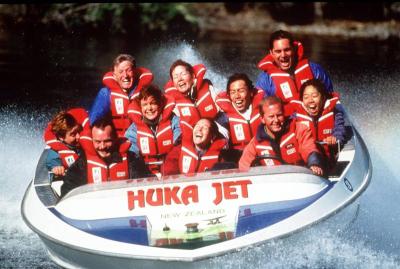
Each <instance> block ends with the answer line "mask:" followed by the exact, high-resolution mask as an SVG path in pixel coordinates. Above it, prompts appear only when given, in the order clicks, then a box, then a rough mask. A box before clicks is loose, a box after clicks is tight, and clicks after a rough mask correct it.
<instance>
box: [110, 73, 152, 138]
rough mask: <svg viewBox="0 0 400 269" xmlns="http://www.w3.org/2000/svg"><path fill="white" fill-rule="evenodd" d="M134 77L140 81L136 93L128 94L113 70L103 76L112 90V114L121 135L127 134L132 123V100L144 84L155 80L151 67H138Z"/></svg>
mask: <svg viewBox="0 0 400 269" xmlns="http://www.w3.org/2000/svg"><path fill="white" fill-rule="evenodd" d="M134 77H135V81H138V84H137V86H136V89H135V93H134V94H132V95H131V96H128V94H127V93H126V92H125V91H124V90H122V89H121V87H120V86H119V84H118V82H117V81H116V80H115V78H114V76H113V73H112V72H107V73H106V74H105V75H104V76H103V83H104V85H105V86H106V87H107V88H109V89H110V91H111V95H110V97H111V100H110V105H111V116H112V119H113V123H114V126H115V128H116V130H117V133H118V136H119V137H123V136H124V135H125V131H126V129H128V127H129V125H130V124H131V121H130V120H129V117H128V106H129V104H130V102H131V100H132V99H133V98H135V97H136V96H137V95H138V94H139V92H140V91H141V90H142V88H143V87H144V86H146V85H149V84H150V83H151V82H152V81H153V74H152V73H151V71H150V70H149V69H147V68H144V67H138V68H136V69H135V75H134Z"/></svg>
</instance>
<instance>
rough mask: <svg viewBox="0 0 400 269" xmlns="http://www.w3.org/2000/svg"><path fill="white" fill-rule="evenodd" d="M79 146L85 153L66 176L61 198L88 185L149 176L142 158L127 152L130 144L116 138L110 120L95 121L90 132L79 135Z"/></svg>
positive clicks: (125, 140)
mask: <svg viewBox="0 0 400 269" xmlns="http://www.w3.org/2000/svg"><path fill="white" fill-rule="evenodd" d="M80 144H81V145H82V148H83V150H84V152H83V154H82V155H81V156H80V157H79V159H78V160H77V161H76V162H75V163H74V164H73V165H72V166H71V167H70V168H69V169H68V171H67V173H66V174H65V176H64V184H63V185H62V186H61V195H62V196H63V195H65V194H66V193H68V192H69V191H70V190H72V189H73V188H76V187H78V186H81V185H84V184H88V183H89V184H90V183H101V182H105V181H112V180H123V179H129V178H137V177H144V176H149V175H150V172H149V171H148V170H147V168H146V167H145V164H144V162H143V159H141V158H139V157H137V156H136V155H135V154H134V153H132V152H129V151H128V149H129V147H130V142H129V141H128V140H127V139H126V138H125V139H124V138H118V137H117V134H116V131H115V128H114V126H113V125H112V122H111V120H110V119H107V118H104V119H100V120H98V121H97V122H95V123H94V124H93V126H92V128H91V130H89V131H87V132H84V133H82V135H81V138H80Z"/></svg>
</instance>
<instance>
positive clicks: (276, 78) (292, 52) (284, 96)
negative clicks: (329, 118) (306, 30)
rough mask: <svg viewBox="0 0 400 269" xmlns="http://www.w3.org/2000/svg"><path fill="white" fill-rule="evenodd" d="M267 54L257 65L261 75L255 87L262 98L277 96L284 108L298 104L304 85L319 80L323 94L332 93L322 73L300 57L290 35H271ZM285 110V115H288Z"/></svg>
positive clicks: (327, 79) (276, 33)
mask: <svg viewBox="0 0 400 269" xmlns="http://www.w3.org/2000/svg"><path fill="white" fill-rule="evenodd" d="M269 46H270V50H269V54H268V55H267V56H265V57H264V58H263V59H262V60H261V61H260V62H259V63H258V65H257V66H258V68H259V69H261V70H262V71H263V72H262V73H260V75H259V76H258V78H257V82H256V87H257V88H258V89H262V90H263V91H264V92H265V94H266V96H274V95H275V96H278V97H279V98H280V99H281V100H282V101H283V104H284V105H285V106H286V104H288V103H289V102H290V101H291V100H299V90H300V86H301V84H303V83H304V82H305V81H307V80H309V79H312V78H316V79H319V80H321V81H322V82H323V83H324V85H325V89H326V91H327V92H332V88H333V87H332V82H331V79H330V78H329V76H328V74H327V73H326V72H325V70H324V69H323V68H322V67H321V66H320V65H319V64H316V63H314V62H311V61H309V60H308V59H306V58H304V57H303V45H302V44H301V43H300V42H298V41H295V40H294V38H293V36H292V34H291V33H289V32H286V31H282V30H279V31H276V32H274V33H272V34H271V36H270V41H269ZM290 112H291V111H290V110H289V109H287V108H286V113H287V114H286V115H290Z"/></svg>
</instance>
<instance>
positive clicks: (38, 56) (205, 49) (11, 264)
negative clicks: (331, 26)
mask: <svg viewBox="0 0 400 269" xmlns="http://www.w3.org/2000/svg"><path fill="white" fill-rule="evenodd" d="M300 39H301V41H302V42H303V44H304V46H305V49H306V50H305V53H306V55H307V56H309V57H310V58H311V59H312V60H314V61H316V62H318V63H320V64H321V65H322V66H324V67H325V69H327V70H328V73H329V74H330V76H331V78H332V80H333V83H334V86H335V88H336V90H338V91H339V92H340V93H341V95H342V96H341V97H342V102H343V103H344V105H345V107H346V108H347V110H348V112H349V113H350V115H351V118H352V120H353V122H354V124H355V126H356V127H357V128H358V129H359V131H360V133H361V135H362V136H363V138H364V140H365V142H366V144H367V146H368V149H369V151H370V154H371V159H372V164H373V167H374V171H373V176H372V182H371V185H370V186H369V188H368V189H367V191H366V192H365V193H364V194H363V195H362V197H361V198H360V199H359V201H360V204H361V207H360V213H359V215H358V218H357V219H356V220H355V221H354V223H353V224H352V225H351V226H350V227H348V228H347V229H346V230H345V231H341V230H339V231H338V230H336V229H333V228H329V227H323V228H320V229H314V228H313V229H309V230H307V231H305V232H304V233H303V234H302V235H300V236H295V237H293V238H290V239H287V240H281V241H278V242H272V243H269V244H267V245H266V246H263V247H257V248H255V249H252V250H251V251H244V252H241V253H238V254H235V255H234V257H233V258H229V259H227V258H226V257H219V258H216V259H213V260H210V261H207V262H204V263H202V264H201V265H200V264H199V265H198V266H199V268H266V267H268V268H399V267H400V254H399V251H398V250H399V249H400V243H399V242H400V230H399V228H398V227H399V225H400V206H398V205H399V204H400V198H399V196H398V193H400V176H399V173H400V169H399V165H398V164H397V163H398V161H399V160H400V156H399V151H400V142H399V139H398V135H397V134H398V129H399V128H400V125H399V118H400V105H399V101H400V98H399V97H400V54H399V53H398V51H399V42H395V41H391V42H385V41H376V40H347V39H346V40H344V39H337V38H316V37H310V36H303V37H301V38H300ZM121 52H127V53H131V54H133V55H134V56H135V57H136V58H137V62H138V64H139V65H141V66H145V67H148V68H150V69H151V70H152V71H153V73H154V74H155V83H156V84H158V85H159V86H163V85H164V83H165V82H166V81H167V79H168V70H169V65H170V64H171V63H172V62H173V61H174V60H176V59H177V58H182V59H184V60H186V61H188V62H190V63H192V64H196V63H204V64H205V65H206V66H207V68H208V71H207V74H206V77H208V78H210V79H211V80H212V81H213V82H214V85H215V86H216V87H217V88H218V89H220V90H223V89H224V87H225V84H226V80H227V77H228V76H229V75H230V74H232V73H233V72H239V71H240V72H246V73H248V74H249V76H250V77H251V78H252V79H255V78H256V77H257V75H258V70H257V69H256V64H257V62H258V61H259V60H260V59H261V58H262V57H263V56H264V54H265V53H266V37H260V36H240V37H238V36H214V37H212V38H211V37H210V38H205V39H203V40H197V41H193V40H186V41H171V40H157V39H154V40H151V41H148V42H146V43H145V44H138V43H137V41H136V40H135V39H134V38H131V39H127V38H94V37H87V36H79V34H77V35H75V36H74V35H72V36H68V37H66V36H62V35H46V34H40V35H36V34H35V35H34V34H27V33H22V32H13V33H11V32H10V33H8V32H7V31H3V32H2V33H1V35H0V74H1V75H0V78H1V80H0V82H1V83H0V105H1V108H0V149H1V154H0V164H1V166H0V184H1V186H2V187H1V188H0V208H1V211H0V239H1V240H0V268H53V267H55V265H54V264H53V263H52V262H51V261H50V259H49V258H48V256H47V254H46V252H45V250H44V248H43V245H42V243H41V242H40V240H39V238H38V237H37V236H36V235H35V234H33V233H32V232H31V231H30V230H29V229H28V228H27V227H26V225H25V224H24V223H23V221H22V218H21V216H20V212H19V210H20V202H21V200H22V196H23V193H24V191H25V189H26V187H27V186H28V184H29V181H30V180H31V178H32V177H33V173H34V169H35V165H36V161H37V160H38V157H39V154H40V153H41V151H42V149H43V147H44V143H43V141H42V137H41V135H42V130H43V128H44V126H45V124H46V122H47V121H48V120H49V119H50V118H51V116H52V114H53V113H55V112H56V111H58V110H59V109H63V108H66V107H69V106H72V105H82V106H85V107H86V108H89V107H90V105H91V102H92V100H93V98H94V96H95V95H96V93H97V91H98V89H99V87H100V86H101V78H102V75H103V73H104V72H106V71H108V68H109V66H110V64H111V61H112V59H113V58H114V57H115V56H116V55H117V54H118V53H121ZM191 267H193V268H196V267H197V266H196V265H192V266H191Z"/></svg>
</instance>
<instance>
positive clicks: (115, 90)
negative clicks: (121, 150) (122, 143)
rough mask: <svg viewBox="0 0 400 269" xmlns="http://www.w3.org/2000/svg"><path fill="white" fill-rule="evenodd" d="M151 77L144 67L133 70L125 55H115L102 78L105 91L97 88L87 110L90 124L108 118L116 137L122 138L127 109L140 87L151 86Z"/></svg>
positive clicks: (127, 125) (129, 56) (127, 56)
mask: <svg viewBox="0 0 400 269" xmlns="http://www.w3.org/2000/svg"><path fill="white" fill-rule="evenodd" d="M152 80H153V74H152V73H151V71H150V70H149V69H147V68H144V67H136V61H135V59H134V58H133V57H132V56H131V55H129V54H120V55H118V56H117V57H116V58H115V59H114V62H113V72H108V73H106V74H105V75H104V77H103V83H104V85H105V86H106V87H105V88H102V89H100V91H99V93H98V94H97V96H96V99H95V100H94V102H93V105H92V108H91V109H90V124H93V123H94V122H95V121H97V120H99V119H101V118H104V117H106V116H107V117H108V116H111V117H112V120H113V124H114V126H115V128H116V130H117V133H118V136H119V137H122V136H124V134H125V131H126V129H128V127H129V125H130V123H131V122H130V120H129V118H128V106H129V104H130V103H131V101H132V100H133V98H134V97H135V96H137V94H138V93H139V92H140V90H141V89H142V88H143V86H146V85H148V84H150V83H151V81H152Z"/></svg>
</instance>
